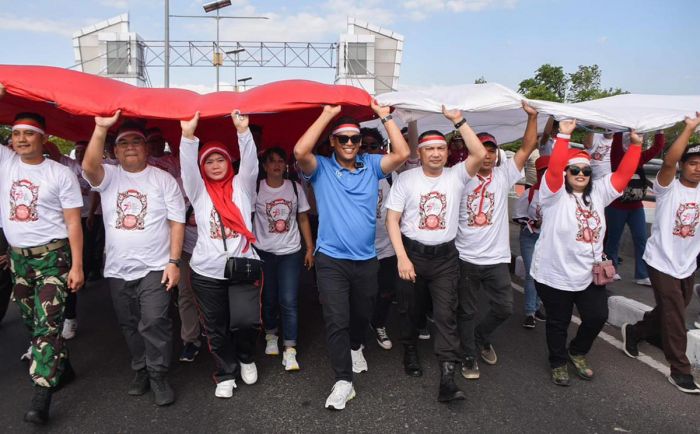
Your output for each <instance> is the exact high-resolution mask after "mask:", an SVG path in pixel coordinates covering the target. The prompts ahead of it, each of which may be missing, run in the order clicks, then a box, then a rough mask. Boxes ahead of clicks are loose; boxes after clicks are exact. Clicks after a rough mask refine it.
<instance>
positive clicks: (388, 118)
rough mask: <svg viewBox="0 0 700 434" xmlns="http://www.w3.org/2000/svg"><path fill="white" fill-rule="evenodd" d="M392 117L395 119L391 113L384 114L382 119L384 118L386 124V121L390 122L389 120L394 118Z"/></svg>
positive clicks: (383, 121)
mask: <svg viewBox="0 0 700 434" xmlns="http://www.w3.org/2000/svg"><path fill="white" fill-rule="evenodd" d="M392 119H394V117H393V116H392V115H390V114H389V115H386V116H384V117H383V118H382V119H381V120H382V123H383V124H385V123H387V122H389V121H390V120H392Z"/></svg>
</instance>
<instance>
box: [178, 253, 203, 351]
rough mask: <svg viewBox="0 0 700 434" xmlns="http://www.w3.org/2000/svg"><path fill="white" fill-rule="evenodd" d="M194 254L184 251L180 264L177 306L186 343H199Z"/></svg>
mask: <svg viewBox="0 0 700 434" xmlns="http://www.w3.org/2000/svg"><path fill="white" fill-rule="evenodd" d="M191 257H192V255H191V254H190V253H187V252H182V265H180V283H179V284H178V288H179V290H180V291H179V293H178V298H177V307H178V311H179V312H180V323H181V324H182V326H181V327H180V339H182V342H183V343H185V344H197V345H199V334H200V328H199V314H198V313H197V301H196V300H195V298H194V290H193V289H192V281H191V279H192V272H191V270H190V258H191Z"/></svg>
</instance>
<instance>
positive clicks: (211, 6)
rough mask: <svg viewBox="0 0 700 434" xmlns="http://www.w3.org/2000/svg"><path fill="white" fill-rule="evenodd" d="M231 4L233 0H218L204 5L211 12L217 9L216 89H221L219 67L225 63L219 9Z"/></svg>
mask: <svg viewBox="0 0 700 434" xmlns="http://www.w3.org/2000/svg"><path fill="white" fill-rule="evenodd" d="M227 6H231V0H218V1H213V2H209V3H205V4H204V5H202V7H203V8H204V12H206V13H209V12H212V11H216V17H215V19H216V45H214V67H215V68H216V91H217V92H218V91H219V67H220V66H221V65H222V64H223V63H224V62H223V56H222V55H221V52H220V51H219V21H221V15H219V10H221V9H223V8H225V7H227Z"/></svg>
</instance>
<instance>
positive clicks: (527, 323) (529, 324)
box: [523, 315, 535, 329]
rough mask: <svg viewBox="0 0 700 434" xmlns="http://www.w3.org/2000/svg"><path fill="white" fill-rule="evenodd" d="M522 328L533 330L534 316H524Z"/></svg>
mask: <svg viewBox="0 0 700 434" xmlns="http://www.w3.org/2000/svg"><path fill="white" fill-rule="evenodd" d="M523 328H526V329H534V328H535V315H526V316H525V320H524V321H523Z"/></svg>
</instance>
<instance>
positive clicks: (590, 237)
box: [576, 207, 601, 244]
mask: <svg viewBox="0 0 700 434" xmlns="http://www.w3.org/2000/svg"><path fill="white" fill-rule="evenodd" d="M576 222H577V223H578V231H577V232H576V241H581V242H583V243H589V244H593V243H596V242H598V240H599V239H600V230H601V222H600V216H599V215H598V211H595V210H593V211H591V210H589V209H584V208H581V207H576Z"/></svg>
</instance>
